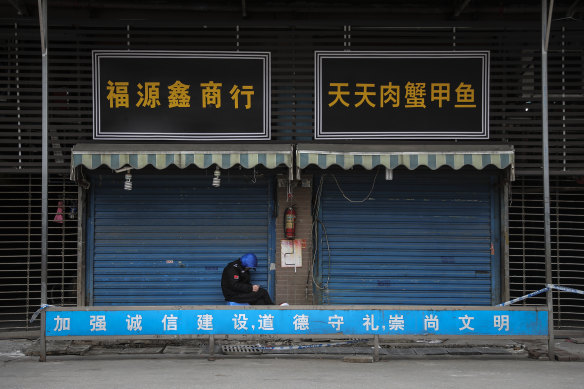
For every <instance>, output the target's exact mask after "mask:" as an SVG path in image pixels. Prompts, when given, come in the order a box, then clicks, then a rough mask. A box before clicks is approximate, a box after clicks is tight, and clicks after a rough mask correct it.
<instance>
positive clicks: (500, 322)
mask: <svg viewBox="0 0 584 389" xmlns="http://www.w3.org/2000/svg"><path fill="white" fill-rule="evenodd" d="M494 319H495V322H494V327H495V328H498V329H499V331H501V330H502V329H503V328H505V331H509V315H495V317H494Z"/></svg>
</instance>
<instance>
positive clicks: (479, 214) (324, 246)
mask: <svg viewBox="0 0 584 389" xmlns="http://www.w3.org/2000/svg"><path fill="white" fill-rule="evenodd" d="M336 178H337V181H338V185H337V183H336V182H335V180H334V179H333V178H332V176H331V175H330V174H329V175H327V176H325V179H324V181H323V182H324V185H323V190H322V197H321V209H320V220H321V221H322V225H321V228H320V234H319V237H318V244H319V257H318V258H319V265H318V269H319V273H320V277H319V279H320V280H321V281H322V282H323V284H324V285H325V286H328V287H327V288H325V289H324V291H323V293H322V294H321V298H322V301H323V303H325V304H402V305H410V304H411V305H416V304H422V305H491V304H492V303H493V302H494V300H496V299H497V293H498V286H497V284H498V276H497V275H498V267H499V259H498V258H499V252H498V251H499V250H498V246H499V227H498V226H499V221H498V218H499V216H498V214H499V211H498V207H499V205H498V201H499V200H498V193H497V190H496V188H497V185H495V182H497V180H496V177H495V176H492V175H489V174H486V173H484V172H477V171H473V172H444V171H435V172H432V171H427V172H420V171H399V172H395V173H394V179H393V180H392V181H387V180H385V178H384V174H383V171H382V172H381V173H380V174H379V176H378V177H377V179H376V182H375V186H374V189H373V192H372V193H371V196H370V197H369V199H368V200H367V201H365V202H362V203H351V202H349V201H347V200H346V199H345V198H344V197H343V193H344V194H345V196H347V197H348V198H349V199H351V200H361V199H363V198H365V197H366V196H367V194H368V193H369V191H370V189H371V186H372V182H373V175H372V174H371V173H370V172H367V173H364V174H359V175H356V174H355V173H353V174H350V173H344V174H343V173H339V174H337V175H336ZM339 187H340V188H341V190H342V192H341V190H340V189H339ZM329 255H330V257H329Z"/></svg>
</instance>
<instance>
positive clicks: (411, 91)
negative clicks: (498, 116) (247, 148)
mask: <svg viewBox="0 0 584 389" xmlns="http://www.w3.org/2000/svg"><path fill="white" fill-rule="evenodd" d="M489 61H490V59H489V52H488V51H455V52H450V51H422V52H410V51H315V130H314V137H315V139H338V140H341V139H488V138H489V77H490V74H489V66H490V65H489Z"/></svg>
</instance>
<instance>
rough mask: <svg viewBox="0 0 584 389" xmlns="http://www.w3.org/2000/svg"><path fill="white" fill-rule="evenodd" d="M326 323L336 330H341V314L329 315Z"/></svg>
mask: <svg viewBox="0 0 584 389" xmlns="http://www.w3.org/2000/svg"><path fill="white" fill-rule="evenodd" d="M328 319H329V321H328V323H329V324H330V325H331V326H333V328H334V329H335V330H337V331H340V330H341V325H343V324H345V319H344V318H343V317H342V316H337V315H334V316H329V318H328Z"/></svg>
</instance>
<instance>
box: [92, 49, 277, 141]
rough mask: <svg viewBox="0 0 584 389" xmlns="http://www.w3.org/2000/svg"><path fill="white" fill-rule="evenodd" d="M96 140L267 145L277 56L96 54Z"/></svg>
mask: <svg viewBox="0 0 584 389" xmlns="http://www.w3.org/2000/svg"><path fill="white" fill-rule="evenodd" d="M93 94H94V96H93V100H94V101H93V105H94V124H93V125H94V139H196V140H221V139H225V140H242V139H254V140H268V139H269V138H270V54H269V53H258V52H253V53H246V52H154V51H113V52H112V51H94V52H93Z"/></svg>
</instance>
